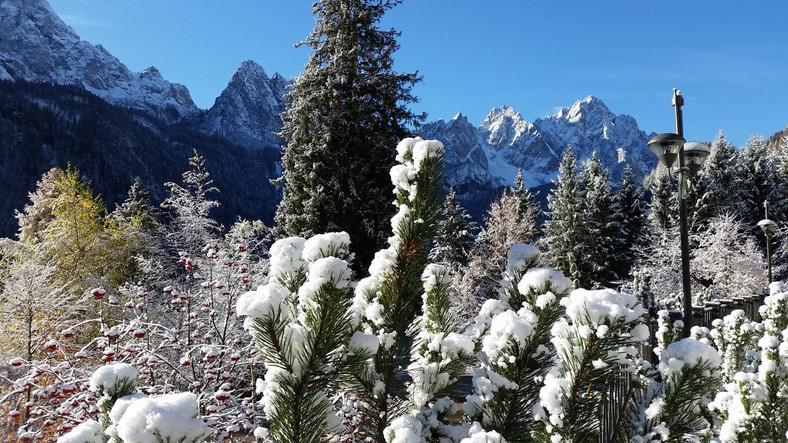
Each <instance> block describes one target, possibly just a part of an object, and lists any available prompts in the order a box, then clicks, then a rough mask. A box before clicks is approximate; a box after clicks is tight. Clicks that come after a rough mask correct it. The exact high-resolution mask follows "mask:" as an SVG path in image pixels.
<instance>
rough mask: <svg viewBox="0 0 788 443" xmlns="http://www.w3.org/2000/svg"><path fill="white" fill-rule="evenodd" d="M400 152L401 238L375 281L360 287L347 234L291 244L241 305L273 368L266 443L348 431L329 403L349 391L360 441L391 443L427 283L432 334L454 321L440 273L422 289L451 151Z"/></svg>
mask: <svg viewBox="0 0 788 443" xmlns="http://www.w3.org/2000/svg"><path fill="white" fill-rule="evenodd" d="M397 152H398V155H397V160H398V161H399V162H400V164H399V165H396V166H394V167H393V168H391V171H390V177H391V181H392V183H393V184H394V185H395V192H396V195H397V206H398V208H399V211H398V213H397V215H395V216H394V217H393V218H392V219H391V227H392V228H393V230H394V235H393V236H392V237H390V238H389V247H388V248H387V249H383V250H381V251H379V252H378V253H377V254H376V256H375V260H373V262H372V265H371V266H370V276H369V277H367V278H365V279H363V280H361V281H359V282H358V284H357V285H355V286H354V285H351V283H350V274H351V272H350V268H349V267H348V263H347V261H346V259H349V258H350V257H351V255H350V252H349V245H350V239H349V236H348V235H347V233H329V234H320V235H317V236H313V237H311V238H310V239H308V240H304V239H303V238H297V237H290V238H287V239H282V240H279V241H277V242H276V243H275V244H274V246H273V247H272V249H271V256H272V257H271V277H270V279H269V282H268V284H267V285H265V286H261V287H260V288H258V290H257V291H254V292H250V293H247V294H245V295H244V296H243V297H242V298H241V299H240V300H239V302H238V314H239V315H245V316H247V317H248V319H247V321H246V325H247V327H249V328H251V330H252V331H253V332H254V335H255V338H256V341H257V344H258V347H259V348H260V350H261V351H262V355H263V359H264V361H265V363H266V365H267V367H268V372H267V373H266V376H265V381H264V382H262V383H260V386H258V388H259V390H261V391H262V392H263V403H264V405H265V412H266V415H267V418H268V420H269V422H270V427H269V428H268V429H265V430H263V429H261V430H260V431H258V432H256V435H257V436H258V438H267V439H269V440H273V441H275V442H293V441H299V442H318V441H322V439H323V438H325V437H327V436H331V435H335V434H337V433H339V432H341V428H340V425H341V422H340V419H339V417H338V416H336V415H334V413H333V410H332V405H331V403H330V402H329V399H328V395H327V394H328V389H338V388H339V387H341V388H342V390H343V391H344V392H346V393H348V394H350V395H351V396H352V399H350V401H351V402H352V407H354V408H355V409H356V410H357V412H358V414H359V420H358V423H359V427H358V428H357V429H354V430H353V431H354V432H355V434H354V435H353V438H357V439H362V438H370V439H371V441H376V442H380V443H382V442H383V441H384V434H385V432H384V431H385V429H386V428H387V427H388V426H389V425H390V424H391V422H392V420H393V419H394V418H396V417H398V416H400V415H402V414H403V413H404V412H405V411H406V410H408V408H409V406H410V405H411V403H410V402H408V393H407V391H406V389H405V379H406V376H405V374H406V370H407V368H408V364H409V360H410V358H411V353H412V352H413V349H412V347H413V346H414V340H415V339H416V337H417V335H418V331H419V328H418V326H419V325H420V322H418V321H417V319H418V315H419V314H421V312H422V309H423V307H422V305H423V304H424V303H423V302H424V301H423V299H422V294H424V289H423V285H424V286H426V288H427V294H426V298H427V300H426V304H427V305H428V307H427V309H428V318H427V320H426V321H427V323H429V324H432V325H434V328H433V329H431V331H432V333H436V334H437V333H440V331H441V330H443V329H444V328H446V327H449V325H450V323H446V324H443V321H438V320H436V317H443V316H445V315H447V314H448V311H447V310H446V308H445V297H442V298H441V297H439V299H440V300H443V301H440V300H438V301H435V300H433V301H432V302H430V300H429V299H430V298H431V297H430V296H431V294H430V293H431V292H433V291H430V288H434V286H435V285H438V286H439V287H440V288H442V289H440V292H442V293H443V292H445V290H446V288H445V282H443V283H440V284H438V283H437V282H436V281H435V280H437V279H438V276H437V275H436V276H433V277H434V278H431V277H429V276H428V277H427V278H426V280H425V282H424V283H423V282H422V275H423V274H424V270H425V266H426V264H427V253H428V247H429V244H430V242H431V241H432V239H433V236H434V230H435V224H436V222H437V219H438V217H439V214H440V207H441V200H442V195H443V163H442V159H443V145H442V144H440V142H437V141H425V140H421V139H418V138H416V139H413V138H408V139H404V140H403V141H402V142H400V143H399V144H398V146H397ZM440 280H441V281H443V278H440ZM354 287H355V295H353V291H354V289H353V288H354ZM432 295H435V294H432ZM430 319H432V320H430ZM422 339H423V337H422ZM417 346H418V345H417ZM421 355H422V356H423V355H424V354H423V353H422V354H421ZM454 356H455V357H457V355H454ZM441 390H442V388H438V389H436V390H435V391H434V392H432V393H433V394H437V393H439V392H440V391H441ZM416 397H417V396H414V398H416ZM348 398H351V397H348ZM423 399H427V400H428V398H426V397H424V398H423ZM349 407H351V406H349Z"/></svg>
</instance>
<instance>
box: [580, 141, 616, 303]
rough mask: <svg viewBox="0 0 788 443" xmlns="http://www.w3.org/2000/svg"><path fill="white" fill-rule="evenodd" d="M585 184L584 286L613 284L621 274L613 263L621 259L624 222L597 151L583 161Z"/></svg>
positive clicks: (583, 184)
mask: <svg viewBox="0 0 788 443" xmlns="http://www.w3.org/2000/svg"><path fill="white" fill-rule="evenodd" d="M581 186H582V188H584V191H585V198H584V199H583V206H582V212H583V217H584V219H585V224H586V230H587V231H586V233H585V234H586V235H584V236H582V238H583V239H584V240H585V242H584V243H583V245H584V248H585V250H586V256H585V260H584V261H583V263H584V265H585V266H583V268H584V272H583V275H582V278H581V286H582V287H584V288H588V287H591V286H600V285H601V286H610V284H612V282H613V281H614V280H616V278H617V276H616V274H615V272H614V269H613V265H614V263H615V262H616V260H617V258H616V252H617V251H616V235H617V234H618V232H619V231H620V223H619V220H617V218H616V217H613V215H614V214H613V212H614V203H615V202H614V200H613V193H612V191H611V189H610V176H609V173H608V171H607V170H606V169H604V168H603V167H602V162H601V161H600V160H599V156H597V154H596V151H594V153H593V155H592V156H591V158H590V159H588V160H587V161H586V162H585V163H584V165H583V173H582V179H581Z"/></svg>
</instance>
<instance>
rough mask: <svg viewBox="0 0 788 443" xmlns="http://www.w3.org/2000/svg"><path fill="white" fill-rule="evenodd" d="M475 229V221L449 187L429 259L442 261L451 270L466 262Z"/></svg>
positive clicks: (435, 261) (437, 261)
mask: <svg viewBox="0 0 788 443" xmlns="http://www.w3.org/2000/svg"><path fill="white" fill-rule="evenodd" d="M477 230H478V226H477V225H476V222H474V221H473V219H472V218H471V216H470V215H469V214H468V211H466V210H465V208H463V207H462V205H461V204H460V203H459V202H458V201H457V193H456V192H454V188H451V189H449V193H448V194H447V195H446V201H445V202H444V203H443V209H442V211H441V219H440V221H438V225H437V227H436V233H435V243H434V245H433V246H432V249H431V250H430V255H429V259H430V261H432V262H434V263H443V264H445V265H446V266H448V267H449V269H452V270H454V269H457V268H458V267H459V266H461V265H464V264H466V262H467V260H468V256H469V255H470V251H471V248H472V247H473V240H474V238H475V233H476V231H477Z"/></svg>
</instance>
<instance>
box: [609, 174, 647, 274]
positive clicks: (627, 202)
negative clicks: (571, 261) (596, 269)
mask: <svg viewBox="0 0 788 443" xmlns="http://www.w3.org/2000/svg"><path fill="white" fill-rule="evenodd" d="M613 208H614V209H613V216H612V218H613V219H615V220H616V221H617V222H618V224H619V230H618V232H617V234H616V235H615V236H614V245H615V247H614V249H615V253H614V254H613V257H614V261H613V263H612V267H613V272H615V273H616V275H617V276H618V277H619V278H629V275H630V272H631V270H632V266H633V265H634V264H635V260H636V259H637V258H638V253H639V252H642V248H643V247H644V246H645V243H646V238H647V237H646V232H645V231H646V211H645V209H644V207H643V188H642V187H641V186H640V185H639V184H638V183H637V181H636V180H635V177H634V176H633V174H632V168H631V167H630V166H629V165H627V166H626V167H625V168H624V177H623V178H622V181H621V186H620V187H619V188H618V190H616V192H615V194H614V205H613Z"/></svg>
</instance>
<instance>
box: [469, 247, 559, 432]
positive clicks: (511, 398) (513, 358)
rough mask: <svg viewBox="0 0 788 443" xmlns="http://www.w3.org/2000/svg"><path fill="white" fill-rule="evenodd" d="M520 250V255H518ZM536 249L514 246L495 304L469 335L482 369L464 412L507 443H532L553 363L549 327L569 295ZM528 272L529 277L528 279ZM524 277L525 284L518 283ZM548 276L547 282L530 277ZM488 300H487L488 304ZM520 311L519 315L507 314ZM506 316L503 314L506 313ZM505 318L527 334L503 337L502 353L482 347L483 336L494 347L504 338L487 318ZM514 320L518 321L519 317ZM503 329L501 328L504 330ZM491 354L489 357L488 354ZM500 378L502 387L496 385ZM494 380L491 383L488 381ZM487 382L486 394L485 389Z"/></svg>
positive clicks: (490, 304) (504, 332) (472, 328)
mask: <svg viewBox="0 0 788 443" xmlns="http://www.w3.org/2000/svg"><path fill="white" fill-rule="evenodd" d="M518 251H524V252H525V253H524V254H523V253H518ZM541 266H542V260H541V257H540V255H539V253H538V250H537V249H536V248H534V247H532V246H529V245H524V244H517V245H515V246H514V247H513V248H512V253H511V254H510V260H509V263H508V266H507V272H506V273H505V276H504V280H503V287H502V292H501V294H502V295H501V297H500V299H498V300H496V301H495V303H490V302H488V303H486V304H485V306H487V307H493V308H492V311H491V312H486V310H485V308H482V314H481V315H480V317H479V318H477V321H476V323H475V324H474V325H472V326H471V327H470V328H469V330H468V331H467V332H468V333H471V334H473V335H474V336H480V337H481V339H480V340H479V343H480V345H481V346H480V347H481V348H482V349H483V350H484V352H482V353H481V368H480V370H477V373H476V375H475V377H474V385H475V393H474V394H473V395H471V396H470V397H468V401H467V402H466V403H465V409H466V413H467V414H468V416H469V417H470V418H471V420H474V421H477V422H479V423H483V424H484V426H485V429H488V430H492V431H495V432H498V433H499V434H500V435H501V436H503V437H504V438H505V439H506V441H508V442H532V441H538V440H534V439H533V436H532V431H534V430H535V417H534V407H535V406H536V405H537V404H538V402H539V395H538V393H539V389H540V387H541V381H542V380H543V379H544V377H545V375H546V374H547V372H548V371H549V370H550V367H551V363H552V361H553V359H554V358H555V352H554V348H553V347H552V345H551V344H550V339H551V338H552V335H551V327H552V326H553V324H554V323H555V322H556V321H557V320H558V319H559V318H560V317H561V316H562V315H563V314H564V307H563V306H562V304H561V303H560V300H561V299H562V298H564V297H565V296H566V295H567V294H568V292H569V281H568V279H566V278H565V277H563V275H561V274H560V272H556V271H552V270H547V269H545V268H542V267H541ZM529 271H530V274H529ZM526 275H527V276H528V277H527V278H526V280H525V281H526V282H530V283H526V284H524V285H523V284H519V283H520V282H522V281H523V277H525V276H526ZM537 275H540V276H548V278H539V277H535V276H537ZM491 301H492V300H491ZM521 307H522V308H524V309H525V310H527V311H522V314H523V315H519V314H520V312H518V313H517V314H516V315H512V314H513V313H514V312H515V310H518V309H519V308H521ZM507 311H508V312H510V313H511V314H506V313H505V312H507ZM502 313H503V316H504V317H500V318H501V319H507V317H505V316H507V315H509V316H510V317H511V318H512V319H514V320H515V321H516V322H517V323H519V322H520V321H527V322H528V323H529V325H530V332H529V333H528V335H527V336H526V337H525V338H524V339H522V338H521V337H518V336H516V335H515V334H512V335H510V336H508V337H506V341H505V343H504V344H503V349H494V347H493V346H488V345H485V344H484V343H485V340H486V339H485V338H484V335H485V334H488V335H490V336H491V337H490V338H489V339H488V340H489V341H488V343H493V342H494V341H495V340H496V339H497V336H499V335H505V334H506V333H507V332H508V331H505V329H504V330H503V331H502V330H501V329H502V328H501V323H504V322H500V321H495V324H494V325H493V322H494V320H492V319H489V318H485V317H486V315H490V314H492V315H493V316H494V315H495V314H502ZM518 317H519V318H518ZM504 328H505V326H504ZM491 350H493V352H491ZM500 377H503V378H504V379H505V380H507V382H504V383H500V380H502V379H501V378H500ZM493 380H495V381H493ZM488 383H491V384H492V386H494V387H492V388H491V389H488V388H487V384H488Z"/></svg>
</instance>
